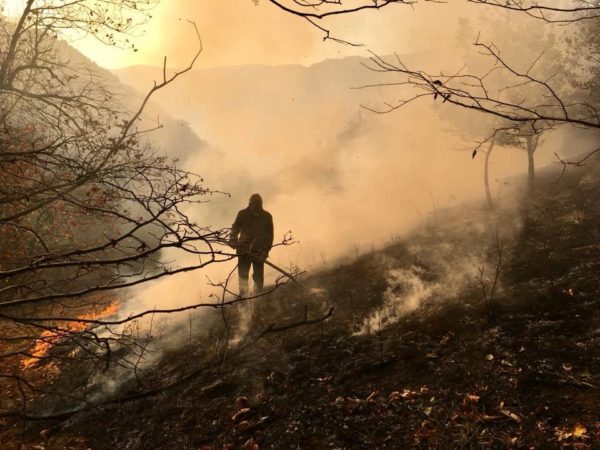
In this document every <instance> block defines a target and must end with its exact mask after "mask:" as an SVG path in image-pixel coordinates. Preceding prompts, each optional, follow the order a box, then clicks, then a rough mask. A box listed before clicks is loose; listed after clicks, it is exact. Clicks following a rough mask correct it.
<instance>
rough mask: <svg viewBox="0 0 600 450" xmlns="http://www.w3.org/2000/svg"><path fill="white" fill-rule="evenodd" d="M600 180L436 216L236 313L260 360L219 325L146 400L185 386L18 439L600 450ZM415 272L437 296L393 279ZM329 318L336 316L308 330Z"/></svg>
mask: <svg viewBox="0 0 600 450" xmlns="http://www.w3.org/2000/svg"><path fill="white" fill-rule="evenodd" d="M598 169H599V166H598V164H597V163H596V164H595V165H591V164H590V165H588V166H586V167H583V168H573V169H571V170H569V171H568V172H567V174H566V175H565V176H564V177H563V178H562V179H561V180H560V183H559V184H558V186H557V187H556V188H555V189H554V190H553V191H552V193H549V192H550V191H551V190H552V186H553V184H554V182H555V181H556V172H553V171H547V172H546V173H541V174H540V175H539V176H538V192H539V193H540V195H539V197H538V198H537V199H536V200H535V201H533V202H526V201H522V203H521V204H520V205H517V206H516V207H513V208H512V209H511V211H512V212H511V213H510V214H509V213H508V212H507V210H503V209H502V207H499V208H498V210H496V211H495V212H493V213H490V212H489V211H487V212H486V211H484V210H483V209H482V208H480V207H478V206H476V205H475V206H473V205H471V206H466V207H463V208H461V209H458V208H455V209H453V210H447V211H437V212H436V213H435V214H434V215H433V216H432V218H431V219H430V220H429V221H428V223H427V224H424V225H423V226H422V227H421V228H420V229H419V230H415V231H414V232H413V233H412V234H411V235H410V236H408V237H406V238H403V239H400V240H398V241H396V242H394V243H391V244H390V245H389V246H387V247H386V248H385V249H383V250H380V251H375V252H372V253H369V254H366V255H362V256H360V257H358V258H356V259H355V260H354V261H352V262H347V263H345V264H338V265H337V266H335V267H333V268H330V269H328V270H325V271H323V272H321V273H317V274H313V275H312V276H310V277H307V278H305V279H304V280H303V282H304V283H305V284H307V285H309V286H313V287H318V288H320V289H322V290H319V291H317V290H313V291H311V292H307V291H305V290H303V289H302V288H299V287H297V286H294V285H291V284H288V285H286V286H283V287H281V288H280V289H278V290H277V291H276V292H275V293H273V294H271V295H270V296H268V297H267V298H261V299H259V300H257V301H256V302H255V303H254V306H253V308H252V309H251V307H249V306H246V307H242V308H238V309H233V308H232V309H228V310H227V311H226V315H227V318H228V322H229V324H230V326H231V334H232V335H235V329H236V328H235V327H236V323H237V324H239V323H242V322H243V323H246V324H247V323H250V324H251V326H250V330H249V332H248V333H247V335H246V336H245V338H244V339H243V340H242V343H241V344H238V345H243V346H244V347H245V348H244V350H243V351H240V352H237V350H236V347H235V346H232V347H231V349H230V351H229V355H226V357H225V359H224V361H220V360H219V362H216V361H215V360H214V358H213V356H214V354H215V351H214V349H215V342H216V341H217V340H218V339H219V337H220V336H222V331H223V328H222V327H223V326H222V324H221V323H220V322H219V321H218V320H215V322H214V323H213V324H212V325H211V328H210V329H209V330H207V333H206V334H205V335H204V336H203V337H202V338H198V339H197V340H196V341H194V342H192V343H191V345H190V344H189V343H188V344H187V345H183V346H182V347H181V348H180V349H178V350H177V351H171V352H169V353H168V354H165V355H163V357H162V359H161V361H160V363H159V364H158V366H157V367H156V368H154V369H153V370H152V371H151V373H150V374H149V375H148V381H147V386H146V387H145V389H146V390H148V389H153V388H156V387H158V390H159V391H160V386H164V385H165V384H166V383H170V382H173V381H176V380H179V379H181V378H182V377H186V378H185V379H184V380H183V381H181V382H176V383H175V386H174V387H171V388H170V389H167V390H164V391H160V392H158V393H156V392H153V393H152V395H150V394H147V395H145V394H142V395H141V397H142V398H139V399H137V400H131V399H127V397H128V396H131V395H138V393H137V391H136V390H135V389H134V388H125V389H124V390H123V391H122V392H121V393H120V396H121V398H122V401H119V402H113V403H110V404H105V405H103V406H101V407H97V408H92V409H89V410H87V411H85V412H83V413H78V414H76V415H74V416H72V417H71V418H69V419H67V420H62V421H58V422H56V421H46V422H35V423H25V424H23V423H20V422H10V423H8V425H9V426H12V427H13V433H12V436H13V438H14V437H15V436H19V437H20V439H21V442H24V443H25V444H24V447H22V448H47V449H63V448H91V449H233V448H244V449H258V448H260V449H265V448H273V449H374V448H390V449H411V448H423V449H429V448H431V449H455V448H456V449H458V448H486V449H487V448H497V449H503V448H536V449H545V448H548V449H551V448H600V283H599V277H600V227H599V225H598V224H599V223H600V191H599V189H598V188H599V182H600V178H599V177H598V175H597V174H598V173H599V172H598ZM497 235H498V236H499V237H498V238H496V236H497ZM499 248H501V249H502V261H501V263H500V271H499V282H498V285H497V288H496V290H495V292H494V296H493V298H492V300H491V301H489V299H488V301H485V300H484V298H483V294H482V286H481V282H480V280H478V279H477V278H478V275H479V266H478V264H480V265H481V266H482V267H484V269H485V271H484V277H483V280H482V281H483V284H484V285H485V287H486V289H487V295H488V298H489V292H490V289H491V286H492V284H493V278H494V275H495V267H496V265H497V262H498V249H499ZM478 261H479V262H478ZM398 270H400V271H402V270H404V272H402V273H405V274H406V273H410V274H413V275H416V276H417V277H418V280H420V281H419V282H420V283H421V285H416V286H417V287H416V288H415V285H411V284H410V283H408V284H407V282H406V281H400V282H397V283H395V284H394V283H392V282H391V281H390V280H391V279H392V280H393V277H392V276H391V275H390V274H391V273H393V272H394V271H398ZM391 277H392V278H391ZM411 286H412V287H411ZM419 286H421V287H423V286H425V287H427V286H435V288H434V290H433V291H432V293H431V295H429V296H424V297H423V301H422V302H421V303H420V305H419V306H418V307H417V308H416V309H414V310H412V311H408V312H406V313H405V314H403V315H402V314H400V315H399V317H397V318H396V319H397V320H390V319H389V318H386V317H382V318H381V319H377V320H375V321H373V322H372V323H371V325H370V326H369V327H367V328H364V327H363V326H362V325H363V324H364V323H365V319H366V318H367V317H372V314H373V313H374V312H376V311H378V310H380V309H381V307H382V305H383V304H384V302H385V301H386V299H387V300H388V301H389V299H390V298H399V299H403V298H405V297H403V295H405V294H407V293H408V292H409V291H410V289H413V288H414V289H417V290H418V287H419ZM400 301H401V300H400ZM329 306H333V307H334V312H333V315H332V316H331V317H330V318H329V319H328V320H325V321H322V322H318V323H315V324H311V325H303V326H293V325H300V324H301V323H302V322H303V321H304V320H308V321H310V320H313V319H317V318H319V317H321V316H323V315H324V314H326V312H327V311H328V308H329ZM375 317H376V316H375ZM272 324H275V325H272ZM288 325H289V326H292V327H291V328H290V329H286V330H280V328H286V327H287V326H288ZM361 329H362V331H363V333H361V334H357V333H356V332H357V331H359V330H361ZM265 331H268V332H265ZM201 367H204V368H203V369H199V368H201ZM63 382H64V381H63ZM17 430H18V431H17ZM1 442H2V441H0V446H2V443H1ZM5 442H8V441H5ZM13 442H14V441H13ZM35 445H37V446H39V447H34V446H35ZM15 448H21V447H15Z"/></svg>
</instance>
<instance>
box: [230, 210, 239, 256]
mask: <svg viewBox="0 0 600 450" xmlns="http://www.w3.org/2000/svg"><path fill="white" fill-rule="evenodd" d="M241 231H242V212H241V211H240V212H238V214H237V216H236V218H235V222H233V225H231V234H230V235H229V246H231V247H233V248H236V247H237V245H238V237H239V235H240V232H241Z"/></svg>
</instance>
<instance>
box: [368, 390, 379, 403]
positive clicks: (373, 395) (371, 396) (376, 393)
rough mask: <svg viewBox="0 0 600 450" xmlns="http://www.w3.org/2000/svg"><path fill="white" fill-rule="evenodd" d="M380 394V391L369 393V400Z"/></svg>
mask: <svg viewBox="0 0 600 450" xmlns="http://www.w3.org/2000/svg"><path fill="white" fill-rule="evenodd" d="M378 395H379V391H373V392H371V395H369V396H368V397H367V401H368V402H370V401H371V400H373V399H374V398H375V397H377V396H378Z"/></svg>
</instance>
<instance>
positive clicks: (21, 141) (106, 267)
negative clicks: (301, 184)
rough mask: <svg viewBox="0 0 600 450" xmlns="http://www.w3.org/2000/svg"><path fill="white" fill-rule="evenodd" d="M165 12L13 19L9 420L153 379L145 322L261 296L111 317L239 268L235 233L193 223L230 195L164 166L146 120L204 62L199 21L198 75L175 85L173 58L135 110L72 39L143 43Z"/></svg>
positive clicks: (32, 9) (4, 329) (121, 4)
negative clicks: (155, 289) (146, 293)
mask: <svg viewBox="0 0 600 450" xmlns="http://www.w3.org/2000/svg"><path fill="white" fill-rule="evenodd" d="M152 3H154V2H152V1H151V2H148V1H146V0H140V1H137V0H119V1H113V0H93V1H91V0H90V1H88V0H75V1H72V2H54V1H45V0H27V1H25V2H24V5H23V10H22V12H21V15H20V16H19V17H17V18H15V19H14V20H11V19H7V18H4V17H0V178H1V179H2V183H1V185H0V389H1V390H2V392H3V398H2V400H1V401H0V416H7V415H8V416H10V415H20V416H21V417H32V412H31V409H30V408H31V401H32V400H34V399H36V398H39V397H40V394H41V393H42V392H43V393H44V394H46V396H53V395H54V396H58V397H59V398H62V399H63V400H64V399H69V398H70V399H71V400H72V402H73V404H79V403H80V402H87V401H88V400H89V398H90V395H91V393H90V392H87V391H88V390H89V389H91V386H92V384H90V379H91V378H92V377H93V376H94V374H97V373H98V371H102V370H109V369H111V370H112V369H114V368H117V369H125V370H130V371H131V373H134V374H135V375H136V377H138V381H140V380H141V379H140V374H141V373H142V372H141V371H140V366H139V362H140V360H141V359H142V358H143V357H144V356H145V355H146V354H147V352H148V344H149V342H150V341H151V336H150V331H148V332H147V333H148V334H147V335H144V332H143V331H141V330H140V329H139V327H138V326H137V322H136V321H137V320H140V319H141V318H144V317H148V318H153V317H155V316H157V315H160V314H167V313H174V312H177V311H186V310H192V309H196V308H225V307H227V306H229V305H233V304H235V303H237V302H240V301H249V300H252V298H253V297H248V298H241V297H239V296H236V295H234V294H232V297H231V299H230V300H227V301H225V299H222V300H221V301H215V302H211V301H209V300H205V301H198V302H196V303H195V304H192V305H187V306H184V307H181V308H151V309H145V310H144V309H141V310H137V311H136V310H135V305H133V312H132V313H131V314H130V315H129V316H127V317H122V318H117V319H113V318H111V317H108V315H110V314H111V313H112V312H113V310H114V308H115V307H117V306H118V305H116V303H118V301H117V295H118V294H117V292H121V291H118V290H120V289H123V288H128V287H131V286H135V285H139V284H141V283H146V282H148V281H151V280H157V279H160V278H162V277H167V276H173V275H176V274H179V273H183V272H189V271H193V270H197V269H202V268H205V267H207V266H209V265H212V264H215V263H219V262H224V261H229V260H231V259H233V258H235V253H233V252H232V250H231V249H229V248H228V247H227V245H225V242H226V241H227V240H226V237H227V236H226V235H227V230H226V229H213V228H212V227H211V226H210V225H209V224H198V223H196V222H195V221H194V220H193V219H192V218H191V217H190V216H189V211H190V205H193V204H198V203H202V202H205V201H207V198H208V197H209V196H210V195H213V194H218V193H216V192H213V191H211V190H209V189H208V188H206V187H205V186H204V183H203V180H202V178H201V177H200V176H198V175H196V174H194V173H191V172H189V171H186V170H183V169H181V168H180V167H178V165H177V162H176V161H173V160H170V159H168V158H166V157H164V156H162V155H161V154H160V153H159V151H158V149H156V148H154V146H153V145H152V143H151V141H150V140H149V138H148V134H149V133H150V132H151V131H152V130H153V129H155V128H158V127H160V124H159V123H157V124H156V126H151V127H147V126H145V125H144V124H143V122H142V121H141V118H142V115H143V111H144V109H145V107H146V106H147V104H148V102H149V101H150V99H151V97H152V96H153V95H154V93H156V92H157V91H159V90H161V89H163V88H165V87H166V86H168V85H169V84H170V83H172V82H174V81H175V80H176V79H177V78H178V77H180V76H181V75H183V74H184V73H185V72H187V71H189V70H190V69H191V68H192V67H193V65H194V63H195V61H196V59H197V58H198V57H199V55H200V53H201V51H202V44H201V41H200V35H199V33H198V30H197V29H196V28H195V24H193V23H191V24H190V31H191V32H192V33H194V32H195V35H196V37H197V38H198V48H197V50H196V51H195V52H194V53H193V54H192V55H190V63H189V65H188V66H187V67H185V68H184V69H182V70H180V71H177V72H175V73H174V74H172V75H167V71H166V58H165V61H164V62H163V67H164V70H163V76H162V79H161V80H159V81H156V82H155V84H154V86H153V87H152V89H150V90H149V91H148V92H147V94H146V95H145V96H144V97H143V98H142V99H141V102H140V104H139V106H138V107H137V108H135V109H134V110H133V111H131V108H129V107H127V105H124V104H122V101H121V99H120V98H118V96H117V95H116V94H115V93H114V92H113V91H112V87H111V86H110V84H108V83H107V82H106V80H104V79H103V77H102V75H101V74H100V73H99V72H98V71H97V70H96V69H94V67H93V66H91V65H89V64H85V63H84V62H80V61H78V60H77V56H76V55H75V52H73V51H72V50H71V49H70V48H69V47H68V45H67V44H66V43H65V41H63V40H62V37H64V36H72V33H78V34H86V35H89V36H92V37H94V38H97V39H99V40H100V41H102V42H104V43H105V44H107V45H124V46H130V47H131V46H132V44H131V42H130V40H129V39H130V35H131V33H133V32H134V30H135V29H136V28H135V27H136V25H139V24H140V23H143V22H144V21H145V20H146V19H147V18H148V12H149V8H150V7H151V6H152ZM65 33H66V34H65ZM185 255H187V256H188V257H187V258H182V257H183V256H185ZM183 260H185V261H192V262H191V263H189V262H188V263H182V262H181V261H183ZM103 316H104V317H103ZM124 352H125V353H124ZM73 360H76V361H78V365H77V367H79V368H80V371H81V370H83V372H84V373H80V374H79V376H78V377H77V378H73V380H81V381H82V382H81V383H80V385H77V386H74V387H73V388H72V390H71V391H65V390H64V389H63V390H61V391H60V392H59V391H58V390H53V388H52V385H51V383H49V382H48V374H49V373H51V372H52V370H56V367H57V366H56V364H57V363H60V364H63V363H65V362H69V361H73ZM67 365H68V364H67ZM38 369H40V370H38ZM41 369H45V370H43V371H42V370H41ZM140 382H141V381H140Z"/></svg>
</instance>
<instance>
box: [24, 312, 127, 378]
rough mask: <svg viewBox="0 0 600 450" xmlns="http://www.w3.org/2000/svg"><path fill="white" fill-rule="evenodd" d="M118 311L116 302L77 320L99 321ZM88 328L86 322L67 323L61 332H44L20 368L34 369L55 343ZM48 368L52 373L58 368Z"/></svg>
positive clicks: (52, 366) (53, 366)
mask: <svg viewBox="0 0 600 450" xmlns="http://www.w3.org/2000/svg"><path fill="white" fill-rule="evenodd" d="M118 309H119V305H118V302H117V301H112V302H111V303H109V304H108V305H107V306H106V307H105V308H104V309H102V310H100V311H98V312H96V311H94V312H90V313H87V314H83V315H81V316H79V317H78V319H82V320H95V319H101V318H103V317H107V316H110V315H112V314H114V313H115V312H117V310H118ZM90 326H91V324H89V323H86V322H77V321H73V322H67V323H66V324H65V325H62V326H61V330H45V331H44V332H43V333H42V334H41V335H40V337H38V338H37V339H36V343H35V346H34V347H33V349H32V350H31V352H29V354H30V355H31V356H30V357H28V358H25V359H24V360H23V361H21V367H22V368H23V369H33V368H35V367H36V366H37V365H38V363H39V362H40V360H41V359H42V358H44V357H45V356H46V355H48V352H49V351H50V349H51V348H52V347H53V346H54V345H55V344H56V342H57V341H58V340H59V339H60V338H62V337H65V336H66V335H68V334H69V333H72V332H75V333H76V332H78V331H83V330H85V329H87V328H89V327H90ZM50 367H51V369H52V371H58V368H57V367H56V366H55V365H54V364H51V365H50Z"/></svg>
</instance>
